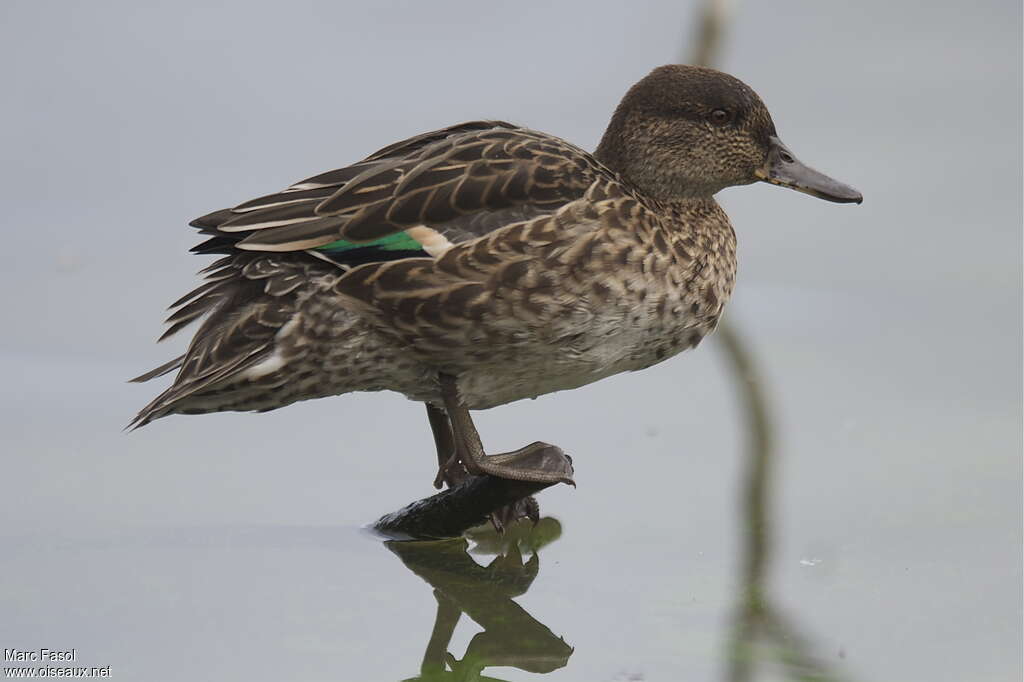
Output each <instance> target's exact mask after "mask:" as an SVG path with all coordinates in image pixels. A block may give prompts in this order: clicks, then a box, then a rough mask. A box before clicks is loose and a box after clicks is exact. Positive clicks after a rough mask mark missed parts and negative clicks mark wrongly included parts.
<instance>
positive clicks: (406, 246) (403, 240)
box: [316, 232, 423, 252]
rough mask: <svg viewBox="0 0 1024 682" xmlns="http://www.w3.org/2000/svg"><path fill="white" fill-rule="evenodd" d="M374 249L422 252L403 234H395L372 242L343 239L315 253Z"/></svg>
mask: <svg viewBox="0 0 1024 682" xmlns="http://www.w3.org/2000/svg"><path fill="white" fill-rule="evenodd" d="M366 248H374V249H380V250H381V251H422V250H423V246H422V245H421V244H420V243H419V242H418V241H416V240H415V239H413V238H412V237H410V236H409V235H408V234H406V233H405V232H396V233H395V234H389V235H388V236H386V237H381V238H380V239H375V240H373V241H372V242H359V243H355V242H350V241H347V240H345V239H339V240H338V241H334V242H331V243H330V244H324V245H323V246H318V247H316V250H317V251H333V252H339V251H351V250H353V249H366Z"/></svg>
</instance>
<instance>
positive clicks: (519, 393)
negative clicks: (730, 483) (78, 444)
mask: <svg viewBox="0 0 1024 682" xmlns="http://www.w3.org/2000/svg"><path fill="white" fill-rule="evenodd" d="M759 180H760V181H765V182H769V183H772V184H776V185H782V186H786V187H791V188H794V189H797V190H800V191H803V192H806V193H809V194H812V195H815V196H818V197H821V198H824V199H828V200H830V201H837V202H859V201H860V200H861V195H860V194H859V193H858V192H857V191H856V190H854V189H852V188H850V187H847V186H846V185H843V184H841V183H838V182H836V181H835V180H832V179H830V178H828V177H826V176H824V175H822V174H820V173H818V172H816V171H814V170H811V169H810V168H808V167H807V166H804V165H803V164H801V163H800V162H799V161H797V160H796V159H795V158H794V157H793V155H792V154H791V153H790V152H789V150H788V149H787V148H786V147H785V146H784V145H783V144H782V142H781V141H780V140H779V138H778V137H777V135H776V130H775V125H774V123H773V122H772V118H771V116H770V115H769V113H768V110H767V109H766V108H765V106H764V104H763V103H762V101H761V99H760V98H759V97H758V96H757V94H755V93H754V91H753V90H751V89H750V88H749V87H747V86H746V85H745V84H743V83H742V82H740V81H739V80H737V79H735V78H733V77H732V76H729V75H727V74H724V73H721V72H718V71H714V70H711V69H705V68H699V67H690V66H664V67H660V68H658V69H655V70H654V71H653V72H652V73H651V74H650V75H648V76H647V77H646V78H644V79H643V80H641V81H640V82H639V83H637V84H636V85H634V86H633V87H632V88H631V89H630V90H629V92H628V93H627V94H626V96H625V97H624V98H623V100H622V102H621V104H620V105H619V107H618V108H617V109H616V111H615V114H614V116H613V117H612V119H611V123H610V124H609V126H608V129H607V131H606V132H605V134H604V137H603V139H602V140H601V144H600V146H599V147H598V148H597V150H596V151H595V152H594V154H589V153H587V152H585V151H583V150H581V149H579V148H578V147H575V146H573V145H571V144H569V143H568V142H565V141H564V140H561V139H559V138H556V137H553V136H551V135H548V134H545V133H541V132H537V131H534V130H529V129H526V128H522V127H519V126H515V125H512V124H509V123H504V122H501V121H476V122H471V123H463V124H461V125H456V126H453V127H450V128H445V129H443V130H439V131H434V132H430V133H426V134H423V135H419V136H416V137H413V138H410V139H408V140H404V141H402V142H398V143H396V144H393V145H390V146H388V147H385V148H384V149H381V150H380V151H378V152H377V153H375V154H372V155H371V156H369V157H367V158H366V159H364V160H363V161H360V162H358V163H356V164H354V165H351V166H347V167H345V168H342V169H339V170H335V171H331V172H328V173H324V174H321V175H318V176H315V177H312V178H309V179H307V180H304V181H302V182H299V183H297V184H295V185H292V186H291V187H289V188H287V189H286V190H284V191H283V192H280V193H277V194H272V195H269V196H266V197H262V198H259V199H255V200H252V201H248V202H245V203H243V204H240V205H239V206H236V207H235V208H233V209H224V210H221V211H217V212H215V213H211V214H209V215H207V216H204V217H202V218H199V219H197V220H196V221H194V222H193V225H194V226H196V227H198V228H199V229H200V230H201V231H202V232H203V233H205V234H206V235H208V236H209V239H207V241H205V242H203V243H202V244H200V245H199V246H197V247H196V248H195V249H194V250H195V251H197V252H199V253H220V254H226V255H225V256H224V257H223V258H222V259H221V260H219V261H217V262H216V263H214V264H213V265H212V266H211V268H210V269H209V270H210V274H209V275H207V282H206V283H204V284H203V285H202V286H200V287H199V288H197V289H196V290H194V291H192V292H191V293H189V294H187V295H186V296H184V297H182V298H181V299H179V300H178V301H177V302H176V303H175V304H174V306H173V307H174V309H175V310H174V312H173V313H172V314H171V316H170V318H169V320H168V321H169V322H170V323H171V324H172V326H171V328H170V329H169V330H168V334H172V333H174V332H175V331H177V330H178V329H180V328H182V327H183V326H184V325H187V324H188V323H189V322H192V321H194V320H197V319H199V318H200V317H202V316H203V315H207V314H208V317H207V319H206V321H205V323H204V324H203V325H202V326H201V327H200V329H199V331H198V332H197V334H196V336H195V338H194V339H193V341H192V344H191V345H190V346H189V348H188V350H187V351H186V353H185V354H184V355H182V356H180V357H178V358H175V359H174V360H172V361H170V362H168V363H166V364H165V365H163V366H161V367H159V368H157V369H155V370H153V371H152V372H149V373H147V374H145V375H143V376H141V377H139V380H146V379H151V378H153V377H156V376H160V375H162V374H165V373H167V372H171V371H173V370H178V373H177V376H176V378H175V380H174V384H173V385H172V386H171V387H170V388H168V389H167V390H166V391H164V392H163V393H161V394H160V395H159V396H158V397H157V398H156V399H155V400H154V401H153V402H151V403H150V404H149V405H147V406H146V407H145V408H144V409H143V410H142V411H141V412H140V413H139V414H138V416H137V417H136V418H135V420H134V422H133V424H134V425H135V426H142V425H144V424H147V423H148V422H150V421H152V420H153V419H157V418H160V417H163V416H165V415H168V414H173V413H188V414H193V413H203V412H217V411H224V410H258V411H264V410H271V409H275V408H278V407H282V406H284V405H287V404H290V403H292V402H295V401H297V400H305V399H308V398H318V397H323V396H329V395H337V394H341V393H348V392H351V391H373V390H384V389H388V390H394V391H398V392H400V393H403V394H405V395H406V396H407V397H409V398H411V399H413V400H417V401H422V402H424V403H425V404H426V405H427V409H428V413H429V414H430V417H431V425H432V427H433V429H434V435H435V441H436V443H437V445H438V449H439V457H440V458H441V460H442V463H441V474H440V478H441V479H447V478H448V477H449V476H448V475H449V473H450V470H451V468H453V467H457V468H459V469H461V468H462V467H463V466H464V467H465V468H466V469H468V470H469V472H470V473H473V474H490V475H493V476H498V477H504V478H511V479H514V480H530V481H546V482H552V483H553V482H557V481H568V480H569V477H570V476H571V469H570V468H569V467H568V465H567V463H566V461H565V458H564V457H563V456H562V455H561V452H560V451H559V450H558V449H557V448H554V447H553V446H550V445H547V444H545V443H534V444H532V445H528V446H526V447H524V448H522V449H520V450H517V451H515V452H510V453H505V454H501V455H491V456H487V455H485V454H484V449H483V447H482V445H481V442H480V438H479V435H478V434H477V431H476V429H475V427H474V425H473V422H472V420H471V418H470V415H469V410H471V409H484V408H488V407H493V406H496V405H501V404H504V403H508V402H511V401H514V400H520V399H522V398H532V397H536V396H538V395H542V394H545V393H550V392H553V391H558V390H562V389H569V388H576V387H578V386H582V385H585V384H588V383H591V382H593V381H597V380H598V379H601V378H603V377H607V376H610V375H612V374H616V373H619V372H624V371H630V370H637V369H641V368H644V367H648V366H650V365H653V364H655V363H657V362H660V361H662V360H664V359H666V358H668V357H670V356H672V355H675V354H676V353H679V352H680V351H683V350H686V349H688V348H692V347H694V346H696V345H697V344H698V343H699V342H700V341H701V339H702V338H703V337H704V336H705V335H706V334H708V333H709V332H710V331H711V330H712V329H713V328H714V327H715V325H716V323H717V321H718V319H719V316H720V315H721V312H722V308H723V305H724V304H725V302H726V300H727V299H728V298H729V296H730V294H731V293H732V289H733V282H734V278H735V268H736V259H735V248H736V239H735V234H734V233H733V229H732V227H731V225H730V224H729V220H728V218H727V217H726V215H725V213H724V212H723V211H722V209H721V208H720V207H719V205H718V204H717V203H716V202H715V200H714V198H713V195H714V194H715V193H716V192H718V191H719V190H721V189H723V188H724V187H728V186H731V185H743V184H749V183H753V182H756V181H759Z"/></svg>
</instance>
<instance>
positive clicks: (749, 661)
mask: <svg viewBox="0 0 1024 682" xmlns="http://www.w3.org/2000/svg"><path fill="white" fill-rule="evenodd" d="M729 4H730V3H729V2H728V1H727V0H707V2H706V3H705V4H704V6H703V7H702V8H701V11H700V17H699V23H698V27H697V36H696V48H695V50H694V53H693V56H692V58H691V62H690V63H692V64H696V65H700V66H713V64H714V63H715V62H716V61H717V60H716V57H717V55H718V53H719V52H720V50H721V44H722V35H723V34H724V33H725V29H726V27H727V25H728V23H729V18H730V17H729V12H728V10H729ZM714 338H716V339H718V342H719V343H721V345H722V348H723V350H724V351H725V356H726V360H727V362H728V364H729V367H730V369H731V372H732V375H733V377H734V379H735V384H736V388H737V393H738V394H739V398H740V402H741V410H742V412H743V414H744V420H745V422H746V427H747V433H748V438H749V441H748V443H747V447H746V468H745V470H744V473H743V486H742V488H741V497H740V500H741V506H742V509H743V519H745V521H746V534H745V539H746V542H744V543H743V544H742V547H743V550H742V551H743V556H742V563H741V567H742V568H741V579H742V588H741V589H742V594H741V595H740V599H739V603H738V604H737V606H736V612H735V615H734V621H733V630H732V635H731V641H730V643H729V659H728V663H727V672H726V679H727V680H729V681H730V682H745V681H746V680H749V679H751V676H752V674H753V672H754V669H755V666H756V664H757V663H758V661H759V659H760V658H773V659H775V660H776V661H777V662H778V663H779V664H780V665H781V667H782V669H783V672H784V674H785V675H786V677H787V678H789V679H792V680H819V681H821V682H828V681H830V680H835V679H836V676H835V675H834V674H833V673H831V672H830V671H829V670H828V668H827V667H826V666H825V665H824V664H823V663H821V662H820V661H818V660H817V659H816V658H815V657H814V656H813V655H811V653H810V651H811V646H810V644H809V643H808V642H807V640H806V639H805V638H803V637H802V636H800V635H799V633H798V630H797V627H796V626H795V625H794V624H793V623H790V622H788V621H787V620H786V618H785V617H784V616H783V614H782V613H780V612H779V610H778V609H777V608H776V607H775V606H774V605H773V604H772V601H771V597H770V595H769V593H768V587H767V573H768V565H769V561H770V559H771V541H772V536H771V505H770V504H769V502H770V493H771V489H772V483H773V481H774V479H773V477H772V466H773V463H774V457H775V433H774V429H773V428H772V419H771V411H770V410H769V409H768V398H767V396H766V394H765V392H764V390H763V383H762V381H761V379H760V376H759V374H758V371H757V365H756V363H755V361H754V354H753V352H752V351H751V350H750V346H749V345H748V344H747V343H746V342H745V341H744V340H743V337H742V335H741V334H740V333H739V332H738V331H737V330H736V328H735V327H734V326H733V325H731V324H730V323H729V322H728V321H727V320H723V321H722V323H721V324H720V325H719V326H718V331H717V332H716V333H715V336H714ZM759 640H761V642H763V644H764V645H765V646H764V647H763V648H761V647H758V644H759Z"/></svg>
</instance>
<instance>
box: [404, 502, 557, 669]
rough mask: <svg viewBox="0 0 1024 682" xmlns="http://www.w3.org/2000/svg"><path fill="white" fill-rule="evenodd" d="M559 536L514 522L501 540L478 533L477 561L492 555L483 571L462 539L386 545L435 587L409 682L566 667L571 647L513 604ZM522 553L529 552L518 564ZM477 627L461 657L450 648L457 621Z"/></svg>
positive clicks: (550, 522)
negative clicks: (430, 620) (504, 669)
mask: <svg viewBox="0 0 1024 682" xmlns="http://www.w3.org/2000/svg"><path fill="white" fill-rule="evenodd" d="M560 535H561V526H560V524H559V523H558V521H556V520H555V519H552V518H544V519H541V521H540V523H538V524H536V526H534V525H533V524H530V523H519V524H515V525H513V526H510V527H509V528H508V530H507V532H505V533H503V534H501V535H499V534H497V533H496V532H495V531H494V530H493V529H490V528H486V529H481V530H479V531H476V532H474V533H472V534H471V536H472V537H473V538H474V539H475V541H476V548H475V549H474V553H476V554H480V553H483V554H495V558H494V560H492V561H491V562H490V563H489V564H488V565H486V566H481V565H480V564H478V563H477V562H476V561H474V560H473V558H472V557H471V556H470V555H469V552H468V550H469V543H468V541H467V540H466V539H464V538H458V539H453V540H431V541H389V542H387V543H385V545H386V546H387V548H388V549H389V550H391V551H392V552H394V553H395V554H396V555H397V556H398V557H399V558H400V559H401V560H402V563H403V564H405V565H406V567H407V568H409V570H411V571H412V572H413V573H415V574H416V575H418V576H419V577H420V578H422V579H423V580H425V581H426V582H427V583H428V584H430V586H431V587H433V588H434V597H435V599H436V600H437V614H436V616H435V619H434V627H433V630H432V632H431V635H430V640H429V642H428V644H427V647H426V651H425V652H424V655H423V662H422V664H421V665H420V674H419V676H417V677H414V678H410V681H407V682H411V680H418V681H423V682H427V681H429V682H440V681H441V680H446V681H454V680H459V681H460V682H461V681H468V680H493V679H494V678H490V677H483V676H482V672H483V670H484V669H485V668H488V667H493V666H508V667H514V668H519V669H520V670H524V671H526V672H532V673H547V672H551V671H552V670H557V669H558V668H562V667H564V666H565V665H566V663H567V662H568V660H569V656H570V655H572V647H570V646H569V645H568V644H566V642H565V640H563V639H562V638H561V637H558V636H557V635H555V634H554V633H552V632H551V630H550V629H548V628H547V626H545V625H544V624H542V623H540V622H538V621H537V620H536V619H534V618H533V617H532V616H531V615H530V614H529V613H527V612H526V611H525V610H524V609H523V608H522V607H521V606H519V604H517V603H516V602H514V601H513V598H515V597H518V596H521V595H523V594H525V593H526V591H527V590H529V589H530V586H531V585H532V584H533V581H534V579H535V578H536V577H537V574H538V572H539V570H540V555H539V553H538V550H539V548H540V547H541V546H543V545H546V544H548V543H550V542H553V541H554V540H556V539H557V538H558V537H559V536H560ZM524 552H527V553H531V556H530V558H529V559H528V560H527V561H525V562H524V561H523V554H524ZM463 613H464V614H466V615H467V616H469V618H470V619H471V620H473V621H474V622H475V623H477V624H478V625H479V626H481V627H482V628H483V631H482V632H478V633H477V634H476V635H474V636H473V638H472V639H471V640H470V642H469V645H468V646H467V647H466V651H465V653H464V654H463V655H462V657H461V658H455V656H454V655H452V653H451V652H450V651H449V645H450V641H451V638H452V635H453V634H454V632H455V627H456V625H457V624H458V622H459V619H460V618H461V616H462V614H463Z"/></svg>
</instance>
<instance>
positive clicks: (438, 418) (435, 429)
mask: <svg viewBox="0 0 1024 682" xmlns="http://www.w3.org/2000/svg"><path fill="white" fill-rule="evenodd" d="M424 404H425V405H426V408H427V420H428V421H429V422H430V431H431V432H432V433H433V434H434V447H436V448H437V477H436V478H434V487H435V488H437V489H438V490H440V489H441V487H442V486H443V485H445V484H447V485H448V487H449V488H453V487H455V486H456V485H458V484H459V483H461V482H462V481H464V480H465V478H466V476H467V474H466V467H464V466H463V465H462V462H460V461H459V453H458V452H456V450H455V438H454V437H453V436H452V425H451V424H450V423H449V421H448V415H447V414H445V412H444V410H442V409H441V408H439V407H434V406H433V405H431V404H430V403H424Z"/></svg>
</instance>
